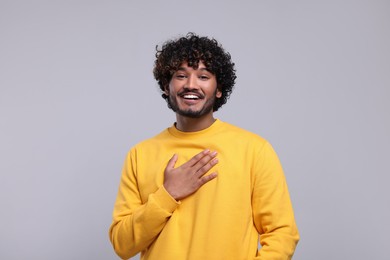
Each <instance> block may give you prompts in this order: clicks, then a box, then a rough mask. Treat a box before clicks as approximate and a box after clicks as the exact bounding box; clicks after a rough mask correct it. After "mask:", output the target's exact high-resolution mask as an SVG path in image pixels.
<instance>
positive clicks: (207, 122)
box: [176, 113, 215, 132]
mask: <svg viewBox="0 0 390 260" xmlns="http://www.w3.org/2000/svg"><path fill="white" fill-rule="evenodd" d="M214 122H215V118H214V117H213V114H212V113H210V114H208V115H205V116H203V117H199V118H192V117H185V116H181V115H178V114H176V128H177V129H178V130H180V131H182V132H197V131H200V130H203V129H206V128H208V127H209V126H211V125H212V124H213V123H214Z"/></svg>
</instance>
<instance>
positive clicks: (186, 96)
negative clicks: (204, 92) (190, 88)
mask: <svg viewBox="0 0 390 260" xmlns="http://www.w3.org/2000/svg"><path fill="white" fill-rule="evenodd" d="M183 97H184V98H191V99H198V97H197V96H195V95H184V96H183Z"/></svg>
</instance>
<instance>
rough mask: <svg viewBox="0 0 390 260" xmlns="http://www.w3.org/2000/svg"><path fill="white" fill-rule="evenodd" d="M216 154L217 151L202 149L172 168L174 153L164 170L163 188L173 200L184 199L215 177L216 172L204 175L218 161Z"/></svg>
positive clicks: (175, 158)
mask: <svg viewBox="0 0 390 260" xmlns="http://www.w3.org/2000/svg"><path fill="white" fill-rule="evenodd" d="M216 155H217V152H210V151H209V150H204V151H203V152H201V153H198V154H197V155H195V156H194V157H192V158H191V159H190V160H189V161H188V162H186V163H184V164H183V165H181V166H180V167H178V168H174V167H175V164H176V162H177V158H178V156H177V154H174V155H173V157H172V158H171V159H170V160H169V162H168V165H167V167H166V168H165V171H164V187H165V189H166V190H167V191H168V193H169V194H170V195H171V196H172V197H173V198H174V199H175V200H181V199H184V198H185V197H188V196H189V195H191V194H192V193H194V192H196V191H197V190H198V189H199V188H200V187H202V186H203V185H204V184H205V183H207V182H209V181H211V180H212V179H214V178H216V177H217V173H216V172H213V173H211V174H209V175H207V176H204V175H205V174H206V173H207V172H208V171H209V170H210V169H211V168H212V167H213V166H214V165H216V164H217V163H218V159H217V158H215V157H216Z"/></svg>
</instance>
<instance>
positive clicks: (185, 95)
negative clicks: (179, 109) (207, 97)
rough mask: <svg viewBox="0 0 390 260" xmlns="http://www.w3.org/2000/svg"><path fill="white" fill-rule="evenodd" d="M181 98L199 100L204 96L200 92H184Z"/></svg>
mask: <svg viewBox="0 0 390 260" xmlns="http://www.w3.org/2000/svg"><path fill="white" fill-rule="evenodd" d="M179 96H180V97H181V98H183V99H186V100H199V99H203V96H202V95H201V94H199V93H193V92H192V93H183V94H180V95H179Z"/></svg>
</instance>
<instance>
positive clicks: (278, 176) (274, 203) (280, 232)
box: [252, 143, 299, 260]
mask: <svg viewBox="0 0 390 260" xmlns="http://www.w3.org/2000/svg"><path fill="white" fill-rule="evenodd" d="M253 170H254V172H253V174H254V176H253V182H254V187H253V193H252V208H253V217H254V224H255V226H256V229H257V231H258V232H259V234H260V244H261V246H262V247H261V249H260V250H259V251H258V254H257V256H256V258H255V259H258V260H279V259H280V260H287V259H291V258H292V256H293V254H294V251H295V247H296V245H297V243H298V241H299V234H298V229H297V226H296V224H295V219H294V212H293V208H292V205H291V201H290V195H289V192H288V188H287V183H286V179H285V177H284V174H283V169H282V166H281V165H280V162H279V159H278V157H277V155H276V153H275V151H274V150H273V148H272V147H271V145H270V144H269V143H266V144H265V145H264V146H263V147H262V149H261V151H259V158H258V159H257V161H256V162H255V163H254V168H253Z"/></svg>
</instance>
